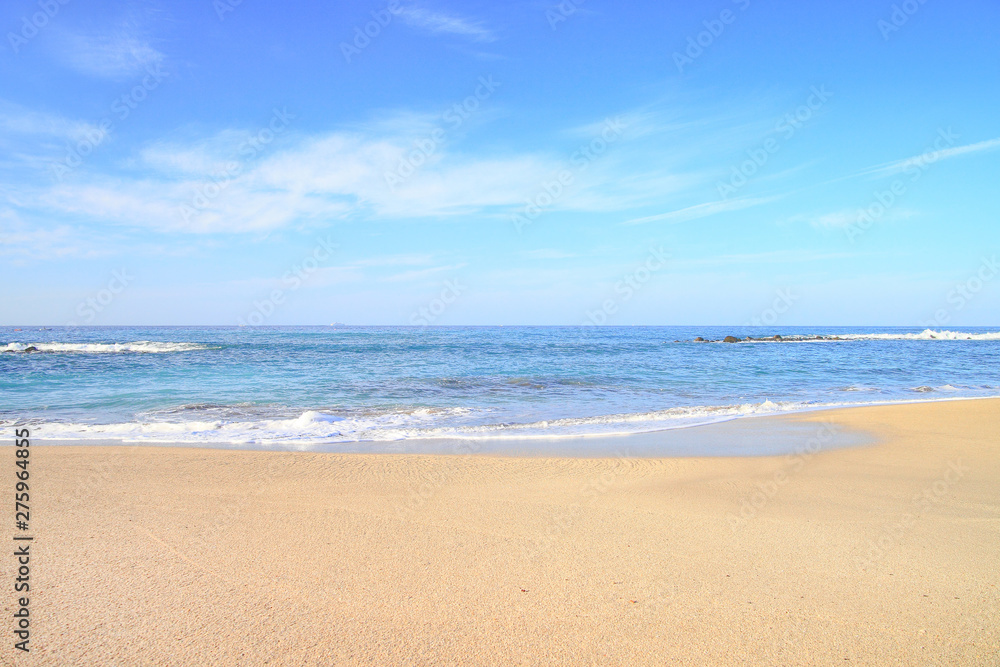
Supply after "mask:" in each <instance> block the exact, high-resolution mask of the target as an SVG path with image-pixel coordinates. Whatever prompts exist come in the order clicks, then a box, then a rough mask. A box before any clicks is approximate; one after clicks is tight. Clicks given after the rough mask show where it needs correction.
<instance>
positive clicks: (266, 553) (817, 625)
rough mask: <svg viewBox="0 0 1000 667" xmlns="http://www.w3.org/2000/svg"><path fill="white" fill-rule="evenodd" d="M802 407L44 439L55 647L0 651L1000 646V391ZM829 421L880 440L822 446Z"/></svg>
mask: <svg viewBox="0 0 1000 667" xmlns="http://www.w3.org/2000/svg"><path fill="white" fill-rule="evenodd" d="M777 419H785V420H792V421H796V422H805V423H808V424H811V425H813V426H814V429H812V431H813V432H814V434H815V436H814V438H810V439H807V440H806V441H805V442H803V443H802V446H801V448H799V452H798V453H797V454H789V455H783V456H769V457H757V458H630V457H615V458H600V459H594V458H540V457H534V458H527V457H503V456H490V455H482V454H479V455H453V456H422V455H376V454H329V453H324V454H311V453H281V452H251V451H229V450H212V449H195V448H170V447H133V446H119V447H94V446H79V447H65V446H37V447H33V448H32V465H33V466H34V468H33V470H32V479H33V480H34V487H33V489H32V502H33V508H32V509H33V511H32V517H33V523H34V526H35V534H36V539H35V542H34V543H33V545H32V549H33V554H34V560H33V570H32V577H33V579H32V596H33V597H32V630H33V632H32V651H31V654H30V656H29V657H27V658H25V657H24V656H20V655H18V656H15V655H14V653H15V652H14V651H13V649H12V646H11V644H12V642H11V641H10V639H9V633H8V645H7V646H5V647H4V649H3V651H2V652H0V655H2V660H0V662H3V663H4V664H11V663H12V661H14V660H15V658H16V662H17V664H38V665H43V664H44V665H84V664H86V665H137V664H151V665H209V664H220V665H229V664H245V665H251V664H254V665H259V664H274V665H279V664H288V665H330V664H378V665H385V664H428V665H430V664H525V665H540V664H651V665H663V664H690V665H700V664H761V665H776V664H781V665H817V664H819V665H833V664H836V665H845V664H853V665H857V664H863V665H886V664H908V665H909V664H914V665H915V664H920V665H953V664H968V665H995V664H998V662H997V661H998V658H997V654H998V653H997V651H998V646H1000V611H998V610H1000V590H998V585H1000V573H998V565H1000V559H998V554H1000V437H998V434H1000V400H995V399H988V400H965V401H952V402H939V403H923V404H908V405H894V406H879V407H865V408H854V409H845V410H836V411H824V412H814V413H806V414H798V415H792V416H787V417H781V418H777ZM748 421H749V420H748ZM830 429H834V430H836V429H853V430H861V431H865V432H868V433H869V434H871V436H872V438H873V439H874V440H873V441H874V444H871V445H867V446H862V447H854V448H847V449H837V450H833V451H818V450H819V449H820V445H821V443H822V441H823V439H824V437H825V434H826V433H828V432H829V431H830ZM5 571H6V572H7V575H6V576H7V578H8V579H10V578H11V574H10V570H9V569H6V570H5ZM3 601H4V605H5V607H4V613H5V616H6V617H7V618H8V619H10V618H11V613H12V611H13V609H12V606H11V604H12V600H11V596H9V595H8V596H4V600H3Z"/></svg>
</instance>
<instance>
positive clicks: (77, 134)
mask: <svg viewBox="0 0 1000 667" xmlns="http://www.w3.org/2000/svg"><path fill="white" fill-rule="evenodd" d="M0 135H29V136H45V137H54V138H57V139H69V140H73V141H78V140H81V139H94V138H95V137H99V136H102V133H101V130H100V129H99V128H98V127H97V126H96V125H93V124H91V123H86V122H83V121H79V120H72V119H69V118H65V117H63V116H59V115H57V114H52V113H47V112H43V111H31V110H29V109H25V108H24V107H22V106H19V105H17V104H12V103H10V102H4V101H0Z"/></svg>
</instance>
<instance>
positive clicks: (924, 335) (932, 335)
mask: <svg viewBox="0 0 1000 667" xmlns="http://www.w3.org/2000/svg"><path fill="white" fill-rule="evenodd" d="M837 336H838V337H840V338H845V339H847V340H1000V331H991V332H986V333H972V332H966V331H948V330H946V329H945V330H941V331H935V330H934V329H924V330H923V331H921V332H920V333H912V334H908V333H904V334H897V333H869V334H837Z"/></svg>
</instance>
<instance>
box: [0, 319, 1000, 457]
mask: <svg viewBox="0 0 1000 667" xmlns="http://www.w3.org/2000/svg"><path fill="white" fill-rule="evenodd" d="M729 335H731V336H734V337H736V338H739V339H741V342H738V343H724V342H721V341H722V340H723V339H724V338H725V337H726V336H729ZM775 336H780V339H775V338H774V337H775ZM698 337H701V338H704V339H706V341H705V342H702V341H697V342H696V341H695V338H698ZM747 337H751V338H753V340H749V341H748V340H743V339H746V338H747ZM31 348H34V349H33V350H32V349H31ZM0 371H2V372H0V423H2V424H3V425H4V426H5V427H9V426H12V425H14V424H27V425H30V426H31V427H32V436H33V437H34V438H35V439H41V440H45V439H49V440H76V441H96V440H100V441H107V440H121V441H123V442H126V443H149V444H155V443H189V444H199V445H208V446H215V445H217V446H246V447H262V448H276V449H296V450H310V449H315V448H319V447H323V448H324V450H325V451H329V450H330V449H333V450H336V448H337V446H338V445H347V444H348V443H359V442H370V443H393V442H399V441H408V440H414V439H425V438H435V439H442V438H444V439H448V438H461V439H479V440H491V439H505V438H518V439H525V438H528V439H530V438H553V437H557V438H564V437H570V436H608V435H616V434H628V433H645V432H652V431H661V430H666V429H677V428H683V427H690V426H696V425H701V424H708V423H713V422H720V421H725V420H733V419H746V418H751V417H754V416H759V415H773V414H781V413H788V412H795V411H803V410H815V409H822V408H828V407H836V406H851V405H866V404H876V403H893V402H910V401H927V400H941V399H959V398H972V397H985V396H1000V331H997V329H995V328H994V329H982V328H971V327H970V328H963V329H961V330H960V331H932V330H925V329H920V328H910V329H907V328H885V327H849V328H845V327H779V328H773V329H764V328H749V327H747V328H739V327H423V328H421V327H352V326H343V327H341V326H330V327H269V328H264V327H260V328H256V327H88V328H69V327H67V328H37V327H33V328H28V327H22V328H12V327H3V328H0Z"/></svg>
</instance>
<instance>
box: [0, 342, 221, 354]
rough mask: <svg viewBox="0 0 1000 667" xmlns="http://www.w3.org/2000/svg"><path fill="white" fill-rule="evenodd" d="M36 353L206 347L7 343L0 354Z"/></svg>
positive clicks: (195, 345)
mask: <svg viewBox="0 0 1000 667" xmlns="http://www.w3.org/2000/svg"><path fill="white" fill-rule="evenodd" d="M32 347H33V348H35V351H38V352H77V353H85V354H109V353H115V352H141V353H149V354H162V353H166V352H190V351H192V350H206V349H208V346H206V345H201V344H199V343H161V342H156V341H148V340H140V341H135V342H131V343H7V344H6V345H5V346H2V347H0V352H24V351H25V350H28V349H29V348H32Z"/></svg>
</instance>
